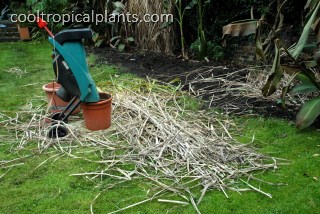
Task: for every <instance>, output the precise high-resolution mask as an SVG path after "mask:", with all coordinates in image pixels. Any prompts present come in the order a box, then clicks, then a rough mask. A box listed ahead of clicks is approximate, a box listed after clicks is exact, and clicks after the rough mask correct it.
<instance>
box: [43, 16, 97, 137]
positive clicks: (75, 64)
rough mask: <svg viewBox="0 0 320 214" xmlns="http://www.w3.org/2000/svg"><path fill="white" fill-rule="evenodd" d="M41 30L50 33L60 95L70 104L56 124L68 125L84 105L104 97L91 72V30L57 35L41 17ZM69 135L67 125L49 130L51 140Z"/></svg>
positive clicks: (66, 31)
mask: <svg viewBox="0 0 320 214" xmlns="http://www.w3.org/2000/svg"><path fill="white" fill-rule="evenodd" d="M37 22H38V25H39V27H40V28H44V29H46V30H47V32H48V33H49V35H50V37H49V42H50V43H51V44H52V46H53V47H54V49H53V55H52V56H53V70H54V73H55V76H56V81H57V82H58V83H60V85H61V87H60V88H59V90H58V91H57V96H58V97H60V98H61V99H62V100H63V101H65V102H68V103H69V104H68V105H67V107H66V108H65V109H64V110H63V111H62V112H58V113H55V114H53V115H52V116H51V118H52V119H53V120H54V121H63V122H65V123H67V122H68V118H69V116H70V115H71V114H72V112H73V111H74V110H75V109H76V108H77V107H78V106H79V105H80V103H81V102H86V103H95V102H99V100H100V97H99V93H98V91H97V88H96V85H95V83H94V81H93V79H92V77H91V75H90V73H89V69H88V65H87V61H86V52H85V48H84V45H83V43H82V40H83V39H91V38H92V31H91V29H88V28H84V29H68V30H63V31H61V32H59V33H57V34H56V35H53V34H52V32H51V31H50V30H49V29H48V28H47V23H46V22H45V21H44V20H42V19H41V18H38V19H37ZM67 133H68V131H67V129H66V127H65V126H63V124H61V123H57V122H53V125H52V127H51V128H50V130H49V133H48V136H49V137H50V138H57V137H64V136H66V135H67Z"/></svg>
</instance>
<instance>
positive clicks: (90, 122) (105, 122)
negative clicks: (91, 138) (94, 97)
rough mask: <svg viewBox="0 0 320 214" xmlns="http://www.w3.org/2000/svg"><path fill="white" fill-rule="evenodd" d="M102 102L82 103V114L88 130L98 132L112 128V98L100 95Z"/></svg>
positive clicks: (107, 95)
mask: <svg viewBox="0 0 320 214" xmlns="http://www.w3.org/2000/svg"><path fill="white" fill-rule="evenodd" d="M99 95H100V101H99V102H97V103H81V108H82V113H83V117H84V121H85V124H86V127H87V129H89V130H91V131H98V130H104V129H108V128H109V127H110V126H111V112H112V96H111V95H110V94H106V93H99Z"/></svg>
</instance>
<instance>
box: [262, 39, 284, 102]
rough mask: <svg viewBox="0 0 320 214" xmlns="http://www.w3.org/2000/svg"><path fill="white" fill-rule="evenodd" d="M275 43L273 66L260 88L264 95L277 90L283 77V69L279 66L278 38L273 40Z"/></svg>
mask: <svg viewBox="0 0 320 214" xmlns="http://www.w3.org/2000/svg"><path fill="white" fill-rule="evenodd" d="M275 44H276V55H275V59H274V61H273V66H272V70H271V72H272V74H271V75H270V76H269V78H268V81H267V83H266V84H265V86H264V87H263V88H262V94H263V96H265V97H267V96H270V95H271V94H273V93H274V92H275V91H276V90H277V88H278V86H279V83H280V81H281V79H282V77H283V71H282V68H281V66H280V51H279V47H278V40H276V41H275Z"/></svg>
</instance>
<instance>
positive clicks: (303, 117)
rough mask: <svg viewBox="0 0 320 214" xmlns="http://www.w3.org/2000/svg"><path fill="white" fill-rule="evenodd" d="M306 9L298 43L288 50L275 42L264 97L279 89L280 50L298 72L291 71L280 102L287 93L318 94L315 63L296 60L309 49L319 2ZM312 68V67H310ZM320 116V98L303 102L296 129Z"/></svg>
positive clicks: (307, 6)
mask: <svg viewBox="0 0 320 214" xmlns="http://www.w3.org/2000/svg"><path fill="white" fill-rule="evenodd" d="M305 8H306V9H309V8H310V12H309V13H308V15H307V18H308V22H307V23H306V25H305V26H304V29H303V32H302V34H301V36H300V39H299V41H298V42H297V43H296V44H295V45H294V46H292V48H290V49H289V50H288V49H286V47H284V45H283V44H282V43H281V41H280V40H279V39H277V40H276V41H275V44H276V45H275V46H276V54H275V59H274V63H273V67H272V74H271V75H270V76H269V78H268V81H267V83H266V85H265V86H264V87H263V89H262V93H263V94H264V95H265V96H270V95H271V94H273V93H274V92H275V91H276V90H277V88H278V87H279V83H280V81H281V79H282V77H283V69H282V68H283V66H282V65H281V57H280V48H281V49H282V50H283V51H284V52H285V53H286V56H289V58H290V59H291V60H292V61H293V62H294V64H296V66H298V70H296V71H293V75H294V76H293V78H292V80H291V81H289V83H288V85H287V86H285V87H284V88H283V89H282V92H283V93H282V100H283V101H282V102H283V103H284V102H285V96H286V95H287V94H288V93H291V94H305V93H314V92H320V83H319V82H318V80H317V78H316V76H315V74H314V72H313V71H312V70H311V69H310V66H309V65H310V64H312V65H314V64H316V63H310V62H308V63H304V64H301V63H300V62H298V61H297V60H298V59H299V57H300V55H301V53H302V52H303V50H304V49H305V47H306V46H308V47H310V46H309V45H308V44H307V41H308V37H309V34H310V30H311V28H312V25H313V24H314V23H315V20H316V18H317V15H318V11H319V9H320V1H319V0H317V1H315V0H309V1H308V2H307V5H306V7H305ZM311 67H312V66H311ZM295 79H297V80H299V81H300V83H299V84H297V85H295V86H294V87H290V85H291V83H292V82H293V80H295ZM319 115H320V96H319V95H317V96H315V97H314V98H313V99H310V100H309V101H307V102H305V103H304V105H303V106H302V108H301V110H300V112H299V113H298V115H297V127H298V128H299V129H305V128H307V127H309V126H310V125H311V124H313V122H314V121H315V120H316V119H317V117H319Z"/></svg>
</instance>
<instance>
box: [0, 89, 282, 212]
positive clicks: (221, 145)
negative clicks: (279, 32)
mask: <svg viewBox="0 0 320 214" xmlns="http://www.w3.org/2000/svg"><path fill="white" fill-rule="evenodd" d="M182 97H184V96H183V95H182V93H180V92H179V93H176V92H174V93H171V92H170V93H169V92H162V93H154V92H147V93H136V92H128V91H127V92H121V93H117V94H115V95H114V99H113V121H112V123H113V125H112V127H111V128H110V129H109V130H105V131H98V132H89V131H88V130H86V129H85V128H84V124H83V121H82V120H81V119H80V120H77V119H75V120H74V121H71V122H70V123H69V124H67V125H66V126H67V128H68V129H69V132H70V134H69V135H68V136H67V137H66V138H64V139H59V140H52V139H48V138H47V137H46V132H47V129H48V124H47V123H45V122H42V121H44V119H45V117H44V116H43V114H42V113H41V112H42V110H41V108H37V109H38V110H37V111H38V112H35V110H34V109H35V108H32V109H33V110H32V109H31V110H30V111H29V114H30V118H32V119H31V121H28V122H21V121H20V119H19V114H17V117H15V118H5V117H7V116H4V115H2V119H3V120H2V122H1V123H0V124H1V126H2V127H7V128H8V129H10V130H11V131H12V130H14V131H15V133H16V134H11V135H10V136H9V137H10V138H11V140H12V137H14V136H16V140H17V141H18V142H19V143H18V145H17V148H19V149H21V148H26V147H28V146H27V145H30V144H32V145H38V149H39V151H40V152H45V151H48V148H50V147H53V148H55V149H56V150H57V151H59V152H62V153H63V154H66V155H68V156H70V157H72V158H82V159H84V160H87V161H90V162H97V163H99V165H100V167H101V168H100V169H98V170H97V169H95V170H97V171H93V172H82V173H79V174H74V175H72V176H85V177H86V178H89V179H90V180H94V179H97V180H98V181H99V179H101V177H111V178H114V179H116V180H119V183H121V182H126V181H131V180H135V179H146V180H149V181H150V182H152V183H153V184H155V185H156V186H157V188H156V189H158V190H159V191H158V190H157V192H154V193H152V196H150V198H148V199H147V200H144V201H142V202H139V203H137V204H134V205H130V206H128V207H124V208H122V209H120V210H118V211H123V210H126V209H129V208H131V207H133V206H137V205H139V204H141V203H144V202H148V201H151V200H158V201H159V202H163V203H168V202H169V203H175V204H180V205H187V204H190V205H192V206H193V207H194V208H195V210H196V211H197V212H198V213H200V210H199V209H198V205H199V204H200V203H201V201H202V198H203V197H204V196H205V194H206V192H207V191H208V190H210V189H217V190H221V191H223V192H224V194H225V195H226V197H228V195H227V191H226V190H234V191H238V192H242V191H247V190H254V191H258V192H259V193H262V194H264V195H266V196H268V197H271V195H270V194H269V193H265V192H263V191H262V190H260V189H258V188H256V187H254V186H252V185H250V184H249V181H250V180H251V179H255V177H254V175H253V173H255V172H258V171H264V170H267V169H276V168H277V161H276V159H274V158H270V157H266V156H264V155H262V154H259V153H257V152H255V151H254V150H253V149H252V148H249V147H248V146H247V145H244V144H241V143H239V142H237V140H235V139H234V138H233V137H232V135H231V133H230V132H232V131H230V130H232V129H234V130H235V127H234V125H232V122H231V121H229V120H228V119H227V118H222V116H221V115H219V114H217V113H215V112H214V111H207V110H194V111H190V110H186V109H185V108H184V106H185V104H186V103H185V102H184V101H183V98H182ZM186 102H187V100H186ZM23 115H24V116H25V115H26V111H24V113H23ZM223 117H224V116H223ZM34 142H37V144H35V143H34ZM79 147H89V148H91V149H90V150H92V149H93V150H95V151H99V152H100V154H101V157H99V160H90V159H88V158H86V157H85V152H84V153H83V156H82V155H80V154H79V152H75V151H74V150H76V149H77V148H79ZM49 150H50V149H49ZM128 166H130V167H128ZM242 179H245V180H242ZM116 184H117V182H115V184H111V185H110V186H109V188H112V187H115V186H116ZM168 194H169V195H170V194H174V195H179V196H182V198H183V200H182V201H176V200H167V199H163V197H166V196H168ZM98 196H99V195H98ZM98 196H97V197H98ZM196 197H198V200H197V202H196V201H195V200H194V198H196ZM91 211H92V212H93V208H92V207H91ZM118 211H115V212H114V213H116V212H118Z"/></svg>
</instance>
